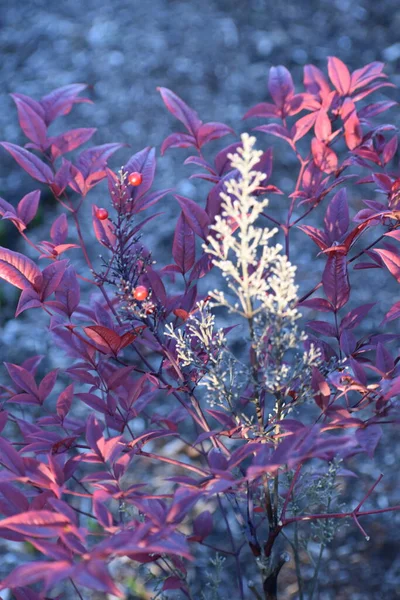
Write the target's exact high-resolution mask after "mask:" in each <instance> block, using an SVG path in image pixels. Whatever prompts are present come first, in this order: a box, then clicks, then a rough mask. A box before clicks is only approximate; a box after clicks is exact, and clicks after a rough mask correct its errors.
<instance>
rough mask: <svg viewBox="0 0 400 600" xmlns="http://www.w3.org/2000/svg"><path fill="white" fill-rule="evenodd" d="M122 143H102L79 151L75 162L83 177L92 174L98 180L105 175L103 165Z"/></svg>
mask: <svg viewBox="0 0 400 600" xmlns="http://www.w3.org/2000/svg"><path fill="white" fill-rule="evenodd" d="M123 146H124V144H102V145H101V146H93V148H88V149H87V150H84V151H83V152H81V153H80V155H79V158H78V160H77V162H76V167H77V168H78V169H79V171H80V172H81V173H82V175H83V177H84V178H85V179H88V178H89V176H92V179H93V178H94V177H96V178H97V179H98V180H100V179H102V178H104V177H105V176H106V172H105V166H106V163H107V160H108V159H109V158H110V156H112V155H113V154H114V152H116V151H117V150H119V149H120V148H122V147H123Z"/></svg>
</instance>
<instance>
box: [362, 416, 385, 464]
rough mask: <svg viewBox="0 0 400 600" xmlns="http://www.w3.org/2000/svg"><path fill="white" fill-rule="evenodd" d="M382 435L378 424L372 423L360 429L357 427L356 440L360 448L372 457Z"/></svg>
mask: <svg viewBox="0 0 400 600" xmlns="http://www.w3.org/2000/svg"><path fill="white" fill-rule="evenodd" d="M381 437H382V428H381V427H380V425H377V424H373V425H369V426H367V427H365V428H362V429H357V431H356V440H357V442H358V443H359V444H360V446H361V447H362V449H363V450H364V451H365V452H366V453H367V454H368V456H369V457H370V458H373V456H374V452H375V449H376V447H377V445H378V444H379V440H380V439H381Z"/></svg>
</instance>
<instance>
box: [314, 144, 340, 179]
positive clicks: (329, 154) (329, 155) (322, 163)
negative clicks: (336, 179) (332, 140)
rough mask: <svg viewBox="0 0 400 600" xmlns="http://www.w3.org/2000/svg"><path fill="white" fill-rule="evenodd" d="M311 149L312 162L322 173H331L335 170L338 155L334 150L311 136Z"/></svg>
mask: <svg viewBox="0 0 400 600" xmlns="http://www.w3.org/2000/svg"><path fill="white" fill-rule="evenodd" d="M311 150H312V155H313V158H314V162H315V164H316V165H317V167H318V168H319V169H321V171H324V173H332V172H333V171H336V169H337V166H338V157H337V156H336V154H335V152H334V151H333V150H332V149H331V148H329V146H327V145H326V144H324V142H321V141H320V140H317V138H313V140H312V142H311Z"/></svg>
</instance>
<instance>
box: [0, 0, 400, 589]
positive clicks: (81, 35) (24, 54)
mask: <svg viewBox="0 0 400 600" xmlns="http://www.w3.org/2000/svg"><path fill="white" fill-rule="evenodd" d="M399 32H400V3H399V0H380V1H376V0H364V1H361V0H274V1H272V0H151V1H149V2H144V1H143V0H112V2H105V1H102V0H83V1H82V0H68V1H66V2H55V1H51V0H50V1H49V0H36V1H34V0H24V1H23V2H15V1H11V0H0V52H1V61H0V131H1V133H0V138H1V140H5V141H8V142H12V143H16V144H20V145H24V144H25V143H26V141H27V140H26V139H25V138H24V137H23V134H22V133H21V131H20V129H19V126H18V121H17V117H16V110H15V106H14V103H13V101H12V99H11V98H10V97H9V95H8V94H9V93H11V92H19V93H22V94H26V95H28V96H32V97H33V98H36V99H39V98H40V97H41V96H43V95H44V94H47V93H48V92H50V91H51V90H52V89H54V88H56V87H59V86H62V85H66V84H69V83H87V84H89V86H90V88H89V90H88V92H87V94H84V95H86V96H89V97H90V98H91V99H92V100H93V101H94V102H95V104H94V106H93V105H86V104H82V105H78V106H76V107H74V108H73V110H72V113H71V114H70V115H69V116H68V117H65V118H63V119H60V125H58V127H62V128H64V129H65V128H66V127H67V126H68V128H69V129H70V128H75V127H97V128H98V132H97V133H96V135H95V136H94V137H93V138H92V144H96V145H98V144H103V143H108V142H126V143H128V144H129V145H130V146H131V148H129V149H123V150H120V151H119V152H118V153H117V154H116V155H115V156H114V157H113V158H112V159H111V161H110V166H112V167H113V168H119V167H120V165H122V164H123V163H124V162H126V160H127V159H128V158H129V156H130V155H131V154H132V153H134V152H137V151H138V150H141V149H142V148H143V147H145V146H149V145H150V146H156V148H157V154H158V156H159V149H160V145H161V143H162V141H163V139H164V138H165V137H166V136H167V135H169V134H170V133H171V132H172V131H181V130H182V128H181V126H180V124H179V123H178V122H177V121H176V120H175V119H174V118H173V117H172V116H171V115H170V114H169V113H168V112H167V111H166V109H165V107H164V105H163V103H162V101H161V98H160V95H159V93H158V92H157V91H156V87H157V86H164V87H168V88H170V89H172V90H173V91H174V92H175V93H177V94H178V95H179V96H181V97H182V98H183V99H184V100H185V101H186V102H187V103H188V104H189V105H190V106H192V107H193V108H195V109H196V110H197V111H198V113H199V116H200V118H201V119H202V120H204V121H223V122H224V123H226V124H227V125H229V126H231V127H233V128H234V129H235V131H236V132H237V133H241V132H242V131H245V130H246V129H248V128H249V127H250V126H254V125H256V124H258V122H257V123H256V122H254V121H250V122H249V123H247V122H242V121H241V117H242V116H243V114H244V113H245V112H246V111H247V110H248V109H249V108H250V107H251V106H253V105H254V104H256V103H258V102H262V101H266V100H267V99H268V98H267V87H266V82H267V76H268V70H269V68H270V67H271V66H273V65H278V64H283V65H285V66H286V67H287V68H288V69H289V70H290V71H291V73H292V75H293V79H294V82H295V85H296V86H297V90H300V89H301V82H302V69H303V66H304V65H305V64H308V63H313V64H315V65H316V66H318V67H319V68H321V69H322V70H324V71H325V72H326V59H327V57H328V56H330V55H335V56H338V57H339V58H341V59H342V60H343V61H344V62H345V63H346V64H347V65H348V67H349V68H350V69H351V70H353V69H355V68H360V67H361V66H363V65H365V64H367V63H368V62H371V61H375V60H378V61H384V62H385V63H386V69H385V72H386V73H387V74H388V75H389V78H390V80H391V81H392V82H393V83H395V84H397V85H399V84H400V70H399V66H400V34H399ZM378 96H379V94H378ZM378 96H374V98H377V99H382V98H379V97H378ZM383 96H386V97H390V98H394V99H396V100H398V99H399V98H398V92H397V90H395V91H393V90H389V91H388V92H386V91H385V90H384V91H383ZM395 113H396V111H391V113H388V115H389V116H388V117H386V118H387V119H390V120H391V121H393V120H394V121H395V122H396V123H397V124H398V123H399V117H398V115H397V116H396V114H395ZM53 132H54V134H56V133H58V131H57V124H56V126H55V128H54V129H53ZM259 140H260V142H262V144H263V147H267V146H269V145H272V138H271V139H270V138H268V139H267V138H266V136H262V135H261V134H260V136H259ZM233 141H234V139H233V138H232V137H229V138H228V137H227V138H226V139H225V138H224V140H223V143H222V146H221V147H223V146H224V145H227V144H228V143H232V142H233ZM217 147H218V143H217V144H216V146H215V148H217ZM279 149H280V150H279V151H280V154H279V159H277V158H276V154H275V162H279V167H277V169H276V171H275V174H274V175H273V177H272V183H273V184H275V185H278V186H280V187H282V188H283V189H284V190H285V189H290V187H291V185H293V184H292V182H293V175H292V170H291V168H292V166H293V157H292V156H291V155H290V154H288V155H287V156H286V154H284V153H285V152H286V147H285V145H284V143H282V144H281V145H279ZM282 153H283V154H282ZM186 156H188V153H187V152H186V151H185V150H170V151H168V152H167V154H166V155H165V156H164V157H162V158H161V157H160V158H159V159H158V167H157V177H156V182H155V186H154V187H155V189H158V188H166V187H175V189H176V190H177V191H178V192H179V193H181V194H183V195H186V196H189V197H191V198H193V199H196V200H198V201H199V202H202V201H203V200H204V198H205V194H206V191H207V189H208V186H207V185H206V184H204V185H203V184H202V183H201V182H199V181H196V180H192V181H189V180H188V179H187V177H188V176H189V175H190V174H191V173H192V172H193V169H192V168H191V167H189V166H186V167H185V166H183V165H182V163H183V160H184V159H185V158H186ZM296 174H297V173H296ZM35 183H36V182H35ZM35 183H34V186H33V187H32V180H31V179H30V178H29V176H28V175H26V174H24V173H23V172H22V170H21V169H20V168H19V167H18V165H16V163H15V162H14V161H13V159H12V158H11V157H10V156H9V155H8V154H7V153H6V152H5V151H4V150H3V149H0V196H1V197H3V198H4V199H6V200H7V201H8V202H10V203H11V204H16V203H17V202H18V200H20V198H21V197H22V196H23V195H24V194H25V193H27V192H28V191H30V190H32V189H35V187H36V185H35ZM39 186H40V184H39ZM39 186H38V187H39ZM88 202H95V203H96V204H99V205H102V204H103V205H106V204H107V200H106V186H105V185H103V184H101V185H99V186H98V187H96V189H95V191H94V192H91V193H90V194H89V197H88ZM275 202H283V200H282V199H281V197H278V196H275ZM161 207H162V208H161ZM359 208H360V207H358V206H355V207H354V209H355V210H354V212H355V211H356V210H358V209H359ZM157 210H163V211H165V213H166V214H165V217H164V218H163V221H162V223H163V225H162V227H160V225H159V224H157V225H155V226H154V229H153V230H152V229H151V227H150V228H148V229H147V234H146V235H147V237H146V243H147V245H148V246H149V247H152V248H155V249H156V250H155V253H156V258H157V248H158V253H159V255H160V256H161V250H162V249H163V248H166V247H169V248H170V246H171V233H172V230H173V227H174V217H175V216H176V214H177V207H176V203H175V200H174V199H173V198H172V196H168V197H166V198H165V199H164V200H163V201H162V202H161V203H160V205H159V206H158V207H157ZM57 211H58V207H57V206H55V204H54V202H53V201H52V200H51V197H50V196H48V197H47V196H46V195H45V194H44V195H43V197H42V204H41V209H40V213H39V215H38V217H37V219H36V220H35V222H34V223H33V227H31V228H30V230H29V231H30V233H31V235H32V237H34V238H35V239H46V236H47V235H48V229H49V222H50V223H51V222H52V220H53V219H54V216H55V215H56V214H57ZM354 212H353V214H354ZM49 220H50V221H49ZM15 231H16V230H15V229H13V227H12V226H11V225H10V224H8V223H7V224H5V223H1V222H0V245H2V246H7V247H12V248H14V249H17V248H20V249H21V246H19V244H20V241H19V238H18V236H17V234H16V233H15ZM301 239H302V244H304V238H301ZM299 240H300V238H299ZM24 251H25V248H24ZM95 252H96V251H95ZM314 256H315V248H313V247H312V243H311V242H310V243H309V244H308V243H307V244H305V245H304V251H303V245H302V255H301V256H300V262H302V264H303V265H307V264H309V261H310V260H312V258H313V257H314ZM161 260H162V259H161ZM363 273H367V275H363V276H364V277H366V276H367V277H368V272H363ZM374 275H375V273H374ZM388 278H389V276H388V275H387V274H385V277H384V278H383V279H382V281H385V282H388ZM303 283H304V282H302V281H300V284H301V285H302V284H303ZM392 283H393V285H392V286H391V284H392ZM385 285H386V284H385ZM378 287H379V286H378ZM376 289H377V288H376ZM376 289H375V290H374V292H373V293H375V294H376ZM359 293H360V292H359ZM364 293H365V294H366V296H365V299H363V301H364V302H368V297H367V290H366V289H365V287H364V291H363V290H361V294H364ZM370 293H371V291H370ZM379 293H380V295H379V296H378V300H381V301H382V303H383V304H384V307H385V308H389V306H391V304H393V303H394V301H395V300H396V299H398V297H397V298H395V299H394V300H393V294H398V286H396V285H395V283H394V280H393V282H390V283H389V288H388V287H384V286H382V289H381V290H380V292H379ZM374 299H375V300H376V297H375V298H374ZM16 301H17V295H16V294H15V291H14V289H12V288H11V286H8V285H2V286H0V308H1V314H0V342H1V343H2V347H1V350H0V358H2V359H5V358H6V357H7V359H8V360H10V361H13V359H15V360H16V362H17V359H16V357H17V356H19V357H20V356H21V353H22V355H24V356H25V355H30V354H34V353H42V352H45V351H46V348H45V347H44V344H45V343H46V342H44V341H43V337H41V333H40V331H41V329H40V317H38V313H39V311H33V313H32V312H31V313H30V314H29V313H27V314H26V315H25V316H24V317H22V318H20V319H18V320H11V319H12V316H13V314H14V309H15V304H16ZM32 315H33V317H32ZM27 326H29V335H27V333H26V332H27ZM35 328H36V329H35ZM393 329H394V328H393ZM397 331H398V329H397ZM395 438H396V436H395V433H394V432H393V444H394V445H393V452H392V453H391V457H389V458H388V457H387V453H386V455H385V453H384V452H383V451H382V452H381V453H379V452H378V455H377V458H376V461H375V462H376V464H375V466H373V467H370V466H369V467H368V469H369V471H368V473H367V475H368V477H369V478H373V477H376V476H377V475H379V473H380V472H381V470H382V469H385V473H388V474H387V475H385V480H386V484H382V487H381V493H383V497H384V499H383V500H381V502H383V504H385V502H389V500H390V502H391V503H396V499H395V495H396V494H395V486H396V470H395V464H396V458H395V457H396V456H397V457H399V454H400V452H399V444H398V442H397V446H396V445H395V444H396V439H395ZM396 453H397V454H396ZM385 456H386V458H384V457H385ZM371 469H372V470H371ZM390 473H392V475H391V474H390ZM397 483H398V482H397ZM385 493H386V496H385ZM397 503H398V498H397ZM394 523H397V530H398V525H399V519H398V518H397V517H396V516H395V515H388V516H386V517H384V518H382V519H380V520H379V523H378V520H377V519H375V520H373V519H371V521H369V523H368V529H369V532H370V534H371V537H372V541H371V542H370V549H368V544H367V542H365V540H363V539H362V538H361V536H360V535H358V534H357V532H353V530H352V533H351V534H350V533H349V531H350V529H346V530H345V534H343V535H342V537H341V538H339V542H337V544H336V548H334V549H333V550H328V553H327V555H326V556H327V558H328V557H329V552H331V555H330V560H329V561H326V562H327V565H326V569H325V571H324V573H323V574H322V577H323V582H324V583H323V590H324V591H323V594H324V595H322V596H321V599H325V598H326V599H331V598H332V599H333V598H338V599H353V600H358V599H361V598H363V599H364V598H371V599H375V598H376V599H380V598H387V599H389V600H390V599H392V598H395V597H400V583H399V582H400V558H399V554H398V539H397V538H398V534H396V532H395V529H394V527H393V524H394ZM10 560H12V559H10ZM362 581H363V582H364V583H362ZM397 594H399V595H397ZM286 597H287V598H295V595H291V594H290V592H288V595H287V596H286Z"/></svg>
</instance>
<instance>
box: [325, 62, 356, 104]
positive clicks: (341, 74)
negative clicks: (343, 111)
mask: <svg viewBox="0 0 400 600" xmlns="http://www.w3.org/2000/svg"><path fill="white" fill-rule="evenodd" d="M328 74H329V79H330V80H331V82H332V83H333V85H334V86H335V88H336V89H337V91H338V92H339V94H340V95H341V96H346V94H348V93H349V91H350V83H351V77H350V72H349V70H348V68H347V67H346V65H345V64H344V62H342V61H341V60H340V59H339V58H336V57H335V56H329V57H328Z"/></svg>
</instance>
